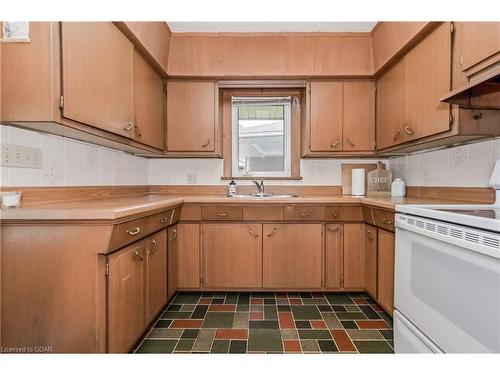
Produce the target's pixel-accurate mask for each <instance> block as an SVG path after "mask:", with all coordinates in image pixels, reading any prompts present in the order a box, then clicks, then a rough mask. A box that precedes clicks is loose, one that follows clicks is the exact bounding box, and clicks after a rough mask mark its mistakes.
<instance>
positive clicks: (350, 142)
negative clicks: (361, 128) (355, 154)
mask: <svg viewBox="0 0 500 375" xmlns="http://www.w3.org/2000/svg"><path fill="white" fill-rule="evenodd" d="M347 143H349V144H350V145H351V146H352V147H354V146H356V145H355V144H354V143H353V141H351V139H350V138H347Z"/></svg>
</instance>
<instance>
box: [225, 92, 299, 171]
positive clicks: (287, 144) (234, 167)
mask: <svg viewBox="0 0 500 375" xmlns="http://www.w3.org/2000/svg"><path fill="white" fill-rule="evenodd" d="M270 98H272V99H275V101H276V102H278V101H279V99H282V100H283V99H289V101H288V102H287V103H277V104H279V105H283V106H284V111H283V120H284V121H283V123H284V126H283V128H284V129H283V138H284V139H283V146H284V150H283V152H284V155H283V156H284V165H285V170H284V171H283V172H253V173H244V172H243V173H242V172H240V171H239V170H238V162H239V149H238V145H239V142H238V141H239V129H238V106H237V105H233V100H231V149H232V155H233V157H232V158H231V159H232V160H231V171H232V176H233V177H256V178H257V177H269V178H272V177H280V178H281V177H291V176H292V157H291V156H292V155H291V153H292V151H291V145H292V101H291V98H290V97H266V98H264V97H259V98H258V99H261V100H263V99H270ZM237 99H238V100H241V99H247V98H240V97H239V98H237ZM248 99H249V101H251V100H252V99H254V100H255V99H257V98H256V97H253V98H248ZM272 103H273V101H269V104H272Z"/></svg>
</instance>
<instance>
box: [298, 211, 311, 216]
mask: <svg viewBox="0 0 500 375" xmlns="http://www.w3.org/2000/svg"><path fill="white" fill-rule="evenodd" d="M309 215H311V213H310V212H309V211H308V212H299V216H309Z"/></svg>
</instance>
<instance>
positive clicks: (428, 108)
mask: <svg viewBox="0 0 500 375" xmlns="http://www.w3.org/2000/svg"><path fill="white" fill-rule="evenodd" d="M404 66H405V84H404V86H405V123H404V128H403V134H404V136H405V138H406V140H413V139H418V138H423V137H427V136H429V135H434V134H438V133H441V132H445V131H447V130H449V129H450V126H451V124H450V104H448V103H442V102H441V101H440V99H441V97H442V96H443V95H445V94H446V93H448V92H449V91H450V90H451V26H450V23H449V22H445V23H443V24H442V25H441V26H439V27H438V28H437V29H436V30H434V31H433V32H432V33H431V34H430V35H429V36H427V37H426V38H425V39H424V40H423V41H422V42H420V43H419V44H418V45H417V46H416V47H415V48H414V49H413V50H411V51H410V52H409V53H408V54H407V55H406V56H405V58H404Z"/></svg>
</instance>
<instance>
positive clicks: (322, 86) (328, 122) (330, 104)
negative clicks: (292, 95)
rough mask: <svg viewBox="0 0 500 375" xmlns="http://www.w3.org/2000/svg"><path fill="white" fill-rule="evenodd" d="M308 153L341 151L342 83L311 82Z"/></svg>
mask: <svg viewBox="0 0 500 375" xmlns="http://www.w3.org/2000/svg"><path fill="white" fill-rule="evenodd" d="M310 89H311V92H310V104H309V105H310V140H309V142H310V145H309V146H310V147H309V148H310V151H341V150H342V82H333V81H312V82H311V88H310Z"/></svg>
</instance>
